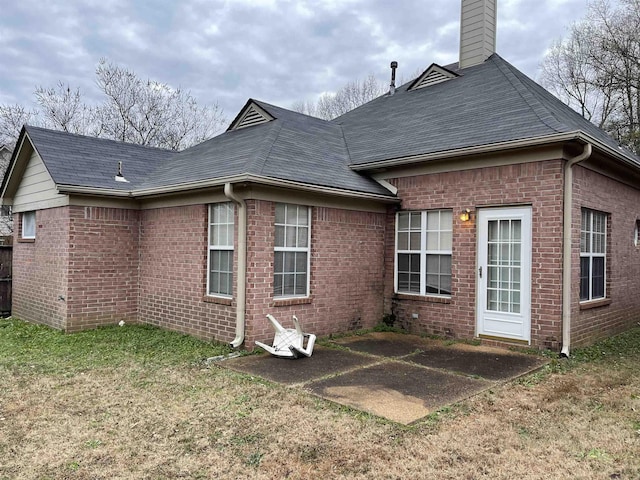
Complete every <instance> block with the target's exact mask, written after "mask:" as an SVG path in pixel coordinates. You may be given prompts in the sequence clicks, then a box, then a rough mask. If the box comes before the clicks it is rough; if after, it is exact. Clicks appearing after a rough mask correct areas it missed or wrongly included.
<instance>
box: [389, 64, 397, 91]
mask: <svg viewBox="0 0 640 480" xmlns="http://www.w3.org/2000/svg"><path fill="white" fill-rule="evenodd" d="M396 68H398V62H396V61H395V60H394V61H393V62H391V85H389V95H393V94H394V93H396Z"/></svg>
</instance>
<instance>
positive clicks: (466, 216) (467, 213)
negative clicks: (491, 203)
mask: <svg viewBox="0 0 640 480" xmlns="http://www.w3.org/2000/svg"><path fill="white" fill-rule="evenodd" d="M460 220H462V221H463V222H468V221H469V220H471V210H469V209H468V208H465V209H464V210H462V211H461V212H460Z"/></svg>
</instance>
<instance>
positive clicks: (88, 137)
mask: <svg viewBox="0 0 640 480" xmlns="http://www.w3.org/2000/svg"><path fill="white" fill-rule="evenodd" d="M24 126H25V128H26V130H27V131H29V130H34V129H35V130H40V131H42V132H47V133H53V134H56V135H66V136H70V137H78V138H84V139H86V140H91V141H99V142H109V143H115V144H118V145H130V146H133V147H135V148H146V149H149V150H160V151H163V152H173V153H176V152H178V150H171V149H170V148H161V147H153V146H151V145H141V144H139V143H134V142H124V141H122V140H115V139H113V138H105V137H96V136H94V135H86V134H82V133H73V132H67V131H64V130H56V129H55V128H46V127H38V126H37V125H29V124H25V125H24Z"/></svg>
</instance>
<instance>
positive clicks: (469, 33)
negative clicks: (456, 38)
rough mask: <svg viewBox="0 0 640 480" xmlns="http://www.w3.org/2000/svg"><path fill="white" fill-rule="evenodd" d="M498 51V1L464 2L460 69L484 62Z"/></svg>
mask: <svg viewBox="0 0 640 480" xmlns="http://www.w3.org/2000/svg"><path fill="white" fill-rule="evenodd" d="M495 51H496V0H462V11H461V15H460V63H459V66H460V68H466V67H472V66H473V65H478V64H479V63H482V62H484V61H485V60H486V59H487V58H489V57H490V56H491V55H492V54H493V53H495Z"/></svg>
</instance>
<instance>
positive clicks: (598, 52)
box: [541, 0, 640, 153]
mask: <svg viewBox="0 0 640 480" xmlns="http://www.w3.org/2000/svg"><path fill="white" fill-rule="evenodd" d="M639 24H640V0H620V1H619V4H618V6H617V7H616V8H613V7H612V6H611V4H610V3H609V1H608V0H595V1H593V2H592V3H590V4H589V11H588V14H587V16H586V18H585V19H584V20H583V21H581V22H580V23H577V24H575V25H574V26H573V28H572V29H571V32H570V34H569V36H568V38H566V39H564V40H563V41H561V42H558V43H556V44H555V45H554V46H553V47H552V48H551V49H550V51H549V53H548V54H547V56H546V57H545V59H544V61H543V64H542V79H541V80H542V83H543V85H544V86H546V87H547V88H549V89H550V90H551V91H552V92H554V93H555V94H556V95H557V96H558V97H559V98H560V99H561V100H563V101H565V102H566V103H567V104H569V105H570V106H572V107H573V108H574V109H576V110H577V111H578V112H580V113H581V114H582V115H583V116H584V117H585V118H587V119H589V120H591V121H592V122H593V123H595V124H596V125H598V126H600V127H602V128H603V129H605V130H606V131H607V132H608V133H609V134H611V135H612V136H613V137H614V138H616V139H617V140H618V141H620V142H621V143H623V144H625V145H627V146H628V147H629V148H631V149H632V150H634V151H635V152H636V153H640V42H639V41H638V33H637V31H638V25H639Z"/></svg>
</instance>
